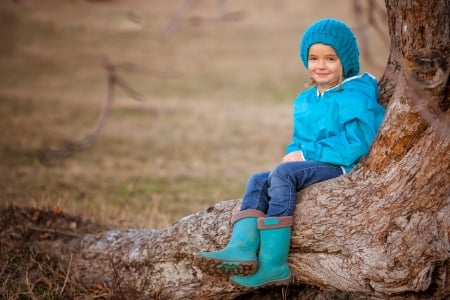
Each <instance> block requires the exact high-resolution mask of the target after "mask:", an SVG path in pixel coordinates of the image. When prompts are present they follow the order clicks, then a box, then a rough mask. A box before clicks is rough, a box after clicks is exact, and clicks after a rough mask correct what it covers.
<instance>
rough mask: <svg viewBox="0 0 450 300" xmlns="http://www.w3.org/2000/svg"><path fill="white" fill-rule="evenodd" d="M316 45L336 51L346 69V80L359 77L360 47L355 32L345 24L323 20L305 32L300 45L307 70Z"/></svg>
mask: <svg viewBox="0 0 450 300" xmlns="http://www.w3.org/2000/svg"><path fill="white" fill-rule="evenodd" d="M316 43H321V44H325V45H328V46H331V47H332V48H333V49H334V51H336V54H337V55H338V56H339V59H340V60H341V63H342V68H343V69H344V72H343V73H344V78H347V77H351V76H355V75H358V73H359V50H358V45H357V43H356V38H355V36H354V35H353V32H352V31H351V29H350V28H349V27H348V26H347V25H345V23H344V22H342V21H339V20H334V19H322V20H319V21H317V22H315V23H313V24H312V25H311V26H309V27H308V28H307V29H306V30H305V32H304V34H303V38H302V41H301V43H300V58H301V60H302V62H303V65H304V66H305V67H306V68H308V51H309V48H310V47H311V46H312V45H314V44H316Z"/></svg>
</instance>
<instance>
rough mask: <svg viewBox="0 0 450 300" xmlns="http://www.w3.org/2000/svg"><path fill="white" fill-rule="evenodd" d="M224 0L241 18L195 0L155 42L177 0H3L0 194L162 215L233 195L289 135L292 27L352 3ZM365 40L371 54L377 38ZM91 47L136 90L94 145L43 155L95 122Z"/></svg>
mask: <svg viewBox="0 0 450 300" xmlns="http://www.w3.org/2000/svg"><path fill="white" fill-rule="evenodd" d="M304 2H306V1H304ZM227 3H228V9H229V10H230V11H231V12H233V13H235V15H236V16H241V17H242V18H241V19H239V20H237V21H220V20H219V19H218V13H217V11H216V7H215V6H214V2H208V1H199V2H198V4H197V5H195V6H194V7H193V8H192V10H191V11H190V12H189V14H188V15H186V17H185V18H184V19H183V20H182V23H181V26H180V27H179V28H177V30H176V31H175V32H173V33H172V34H171V35H170V36H169V37H168V38H167V39H166V40H165V42H161V41H160V39H159V35H160V33H161V32H162V30H163V29H164V27H165V26H166V25H167V23H168V21H169V19H170V18H171V16H172V15H173V14H174V12H175V11H176V10H177V9H178V5H179V3H178V2H175V1H173V2H171V1H169V2H168V1H162V0H160V1H156V0H155V1H150V2H149V1H144V0H132V1H100V2H87V1H51V0H45V1H39V2H36V1H31V0H21V1H19V2H18V3H14V2H12V1H10V2H7V3H4V4H3V6H2V7H1V10H0V12H1V14H2V16H6V17H5V18H3V19H2V20H3V23H4V24H2V27H3V28H4V29H3V30H2V34H3V35H6V36H7V38H8V39H9V41H11V43H8V44H7V45H2V47H1V48H0V51H1V54H2V55H1V57H0V65H1V66H2V70H3V71H2V75H1V76H2V78H1V81H0V98H1V101H0V129H1V131H2V135H0V145H1V146H0V160H1V165H0V174H1V175H0V189H1V193H0V203H1V204H2V205H3V206H5V205H8V204H11V203H12V204H15V205H22V206H28V207H50V208H52V207H55V206H60V207H63V209H64V210H65V211H68V212H71V213H74V214H77V215H83V216H86V217H89V218H93V219H96V220H99V221H101V222H103V223H105V224H109V225H110V226H125V227H129V226H134V227H163V226H167V225H169V224H170V223H172V222H173V221H175V220H177V219H178V218H180V217H182V216H184V215H187V214H190V213H193V212H195V211H198V210H200V209H202V208H204V207H207V206H208V205H211V204H212V203H214V202H217V201H221V200H225V199H234V198H238V197H240V196H241V193H242V191H243V188H244V184H245V181H246V178H247V177H248V175H249V174H250V173H252V172H255V171H259V170H263V169H268V168H270V167H271V166H273V165H274V164H276V163H277V162H278V161H279V159H280V157H281V156H282V155H283V151H284V149H283V148H284V145H285V144H286V142H287V141H288V139H289V136H290V131H291V125H290V122H291V121H290V105H291V102H292V99H293V98H294V97H295V95H296V94H297V92H299V91H301V90H302V89H303V88H304V83H305V82H307V79H306V78H305V75H306V73H305V72H304V70H303V69H302V66H301V64H300V62H299V61H298V58H297V47H298V40H299V38H300V35H301V32H302V31H303V30H304V28H305V27H306V26H307V25H308V24H309V23H310V22H311V21H313V20H315V19H317V18H320V17H324V16H331V17H337V18H341V19H344V20H346V21H347V22H349V23H350V24H352V23H353V16H352V15H351V9H350V3H349V2H343V3H342V4H339V5H335V2H334V1H331V0H329V1H320V2H319V4H320V6H318V5H319V4H314V2H306V3H303V2H302V3H299V2H298V1H283V3H278V2H264V3H261V2H258V1H256V0H255V1H246V2H245V3H241V2H240V1H228V2H227ZM344 3H345V4H344ZM5 28H8V30H6V29H5ZM374 47H380V49H381V50H382V52H381V54H380V56H379V57H377V59H378V60H379V61H381V62H382V63H383V62H384V60H385V58H386V49H383V47H384V46H383V45H381V46H380V45H378V44H374ZM378 53H380V51H378ZM101 56H107V57H108V58H109V59H110V60H111V61H113V62H115V63H123V62H127V63H133V64H136V65H139V66H142V67H146V68H147V69H150V71H149V72H147V73H145V74H134V73H131V72H122V73H120V74H122V76H123V78H124V79H125V80H126V81H127V82H128V83H129V85H130V86H132V87H133V88H134V89H135V90H137V91H139V92H140V93H141V94H143V95H144V96H145V98H146V101H144V102H136V101H134V100H133V99H131V98H130V97H129V96H128V95H127V94H126V93H124V92H120V91H119V92H118V93H117V95H116V99H115V103H114V107H113V110H112V114H111V116H110V118H109V119H108V120H107V123H106V126H105V128H104V130H103V132H102V133H101V135H100V138H99V139H98V140H97V141H96V143H95V144H94V146H93V147H90V148H89V149H87V150H85V151H82V152H80V153H77V154H76V155H74V156H72V157H70V158H68V159H64V160H61V161H58V162H57V163H55V164H54V165H53V166H52V167H45V166H43V165H41V164H40V163H39V162H38V160H37V159H36V153H37V151H38V150H39V149H41V148H42V147H51V148H58V147H61V146H63V145H64V143H65V141H68V140H70V141H80V140H81V139H83V137H85V136H86V135H87V134H89V133H90V132H91V131H92V130H93V128H94V127H95V124H96V120H97V117H98V115H99V113H100V110H101V107H102V105H103V101H104V99H105V95H106V90H105V89H106V73H105V72H104V70H103V69H102V67H101V65H100V57H101ZM147 71H148V70H147ZM377 75H378V76H379V75H381V74H377Z"/></svg>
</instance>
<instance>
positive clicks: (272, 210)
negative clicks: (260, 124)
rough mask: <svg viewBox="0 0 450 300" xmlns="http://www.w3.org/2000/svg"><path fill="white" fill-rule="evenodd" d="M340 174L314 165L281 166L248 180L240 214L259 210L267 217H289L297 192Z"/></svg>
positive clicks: (336, 169)
mask: <svg viewBox="0 0 450 300" xmlns="http://www.w3.org/2000/svg"><path fill="white" fill-rule="evenodd" d="M342 174H343V172H342V169H341V168H340V167H338V166H334V165H331V164H327V163H321V162H317V161H295V162H285V163H281V164H279V165H277V166H276V167H275V168H274V169H273V170H272V171H271V172H260V173H255V174H253V175H251V176H250V177H249V179H248V181H247V186H246V188H245V193H244V197H243V199H242V205H241V210H246V209H258V210H260V211H262V212H264V213H265V214H266V217H284V216H292V215H293V214H294V209H295V203H296V201H297V191H299V190H301V189H303V188H306V187H308V186H310V185H311V184H314V183H318V182H321V181H324V180H327V179H331V178H335V177H338V176H340V175H342Z"/></svg>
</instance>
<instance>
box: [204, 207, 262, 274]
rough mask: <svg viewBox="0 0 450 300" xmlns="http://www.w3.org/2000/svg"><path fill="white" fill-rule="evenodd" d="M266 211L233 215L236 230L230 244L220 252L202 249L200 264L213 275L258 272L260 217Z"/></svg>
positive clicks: (249, 211)
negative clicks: (203, 250)
mask: <svg viewBox="0 0 450 300" xmlns="http://www.w3.org/2000/svg"><path fill="white" fill-rule="evenodd" d="M262 216H264V213H263V212H262V211H260V210H256V209H248V210H243V211H240V212H239V213H237V214H235V215H233V217H232V218H231V224H232V226H233V232H232V233H231V239H230V241H229V242H228V245H227V246H226V247H225V248H223V249H222V250H219V251H213V252H200V253H199V254H198V255H197V257H196V260H197V264H198V265H199V267H200V269H202V270H203V271H205V272H207V273H210V274H220V275H228V276H229V275H241V276H246V275H250V274H253V273H255V272H256V269H257V267H258V259H257V255H256V254H257V252H258V249H259V239H260V234H259V229H258V218H259V217H262Z"/></svg>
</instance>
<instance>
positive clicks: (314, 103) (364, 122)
mask: <svg viewBox="0 0 450 300" xmlns="http://www.w3.org/2000/svg"><path fill="white" fill-rule="evenodd" d="M300 58H301V60H302V62H303V65H304V66H305V67H306V68H307V69H308V72H309V75H310V76H311V80H312V85H313V86H312V87H311V88H309V89H307V90H306V91H304V92H302V93H300V94H299V95H298V96H297V98H296V99H295V102H294V107H293V119H294V130H293V135H292V141H291V143H290V144H289V145H288V146H287V148H286V153H287V154H286V155H285V156H284V157H283V158H282V162H281V163H280V164H279V165H277V166H276V167H275V168H274V169H273V170H272V171H270V172H261V173H256V174H253V175H252V176H250V178H249V179H248V182H247V186H246V189H245V193H244V197H243V200H242V206H241V210H240V212H238V213H237V214H235V215H233V217H232V219H231V223H232V226H233V232H232V235H231V239H230V241H229V243H228V245H227V246H226V247H225V248H224V249H222V250H219V251H214V252H201V253H199V256H198V258H199V264H200V266H201V267H202V268H203V269H205V268H206V269H207V271H212V272H216V273H224V274H228V275H232V276H231V277H230V279H231V280H232V281H233V282H235V283H237V284H239V285H242V286H247V287H256V286H262V285H266V284H274V283H287V282H289V279H290V277H291V271H290V269H289V265H288V262H287V258H288V253H289V247H290V239H291V226H292V224H293V217H292V216H293V214H294V209H295V204H296V199H297V192H298V191H299V190H301V189H303V188H306V187H308V186H310V185H312V184H314V183H317V182H321V181H324V180H327V179H331V178H335V177H338V176H340V175H342V174H345V173H348V172H350V171H351V170H352V169H353V167H355V165H356V164H357V163H358V161H359V160H360V159H361V157H363V156H364V155H366V154H367V152H368V150H369V147H370V145H371V143H372V141H373V139H374V138H375V136H376V134H377V131H378V128H379V127H380V124H381V122H382V120H383V117H384V112H385V110H384V108H383V107H382V106H381V105H379V104H378V102H377V81H376V79H375V78H374V77H373V76H372V75H370V74H368V73H364V74H361V75H359V51H358V46H357V43H356V39H355V36H354V35H353V33H352V31H351V30H350V29H349V27H347V25H346V24H345V23H343V22H341V21H338V20H334V19H323V20H320V21H317V22H315V23H313V24H312V25H311V26H310V27H309V28H307V29H306V31H305V32H304V34H303V38H302V41H301V44H300Z"/></svg>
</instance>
